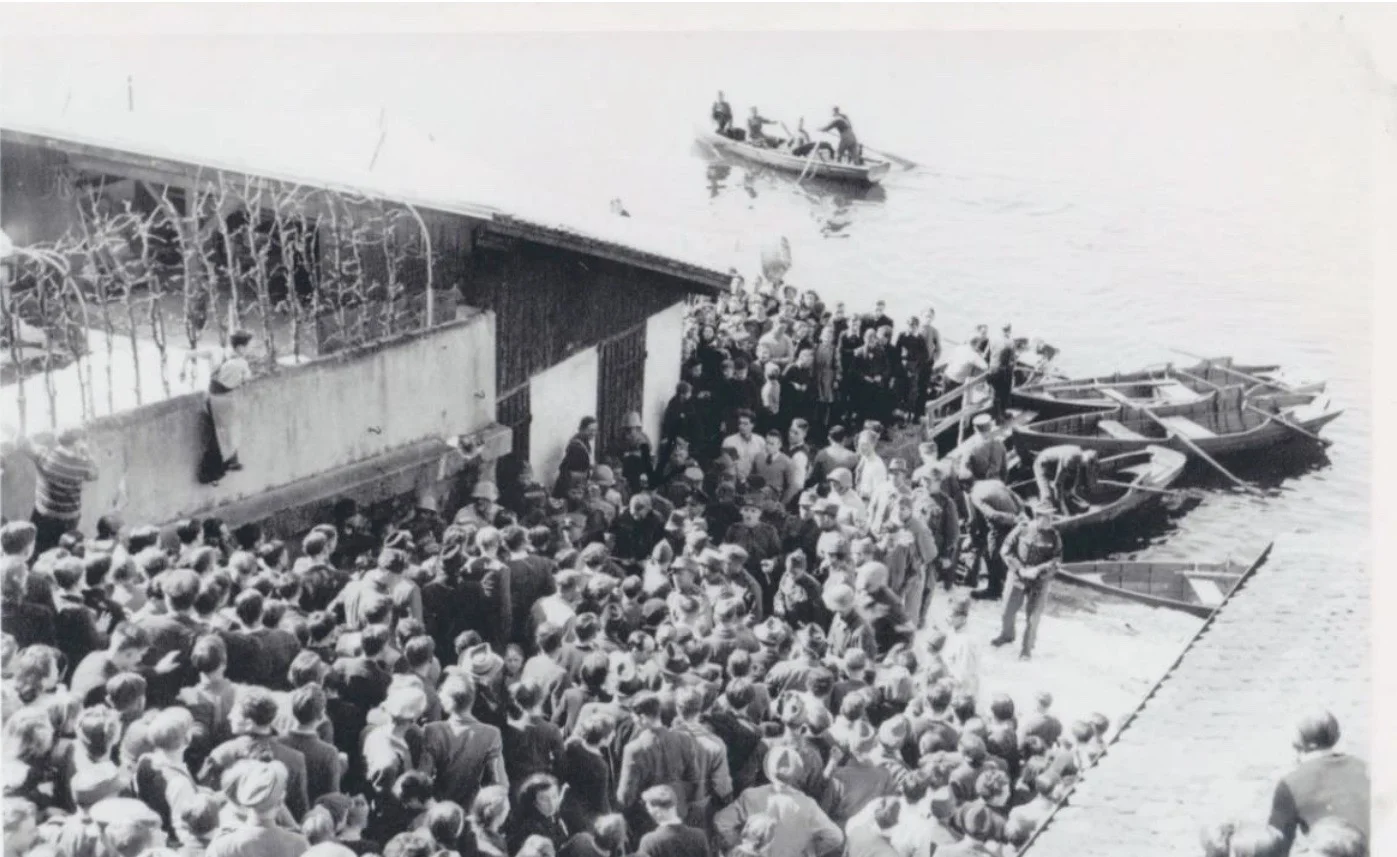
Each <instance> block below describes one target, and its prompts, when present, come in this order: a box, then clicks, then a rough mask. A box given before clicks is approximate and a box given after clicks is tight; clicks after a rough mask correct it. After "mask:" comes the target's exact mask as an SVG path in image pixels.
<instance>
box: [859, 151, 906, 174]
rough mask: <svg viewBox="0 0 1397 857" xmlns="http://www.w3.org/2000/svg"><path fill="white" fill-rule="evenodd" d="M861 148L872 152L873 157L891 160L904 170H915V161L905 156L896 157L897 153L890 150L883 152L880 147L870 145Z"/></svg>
mask: <svg viewBox="0 0 1397 857" xmlns="http://www.w3.org/2000/svg"><path fill="white" fill-rule="evenodd" d="M863 150H864V151H865V152H868V153H870V154H872V155H873V156H874V157H875V158H879V157H881V158H883V159H884V160H887V161H892V162H893V163H894V164H897V165H898V166H899V167H902V168H903V169H904V170H915V169H916V168H917V162H916V161H909V160H907V159H906V158H902V157H898V156H897V155H894V154H893V153H892V152H885V151H883V150H882V149H875V148H873V147H872V146H864V147H863Z"/></svg>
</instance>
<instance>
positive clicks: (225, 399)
mask: <svg viewBox="0 0 1397 857" xmlns="http://www.w3.org/2000/svg"><path fill="white" fill-rule="evenodd" d="M251 343H252V334H250V333H248V332H246V331H242V330H239V331H236V332H235V333H234V334H233V335H232V336H231V337H229V338H228V345H229V349H230V350H229V351H228V352H226V353H225V355H224V358H223V360H222V362H220V363H219V364H218V365H217V366H215V367H214V368H213V371H212V372H211V373H209V389H208V396H207V409H206V412H205V426H204V456H203V458H202V459H201V461H200V463H199V481H200V482H203V483H205V484H212V485H217V484H218V481H219V480H220V479H222V478H223V475H224V474H225V473H227V472H228V471H229V470H242V467H243V466H242V462H240V461H239V460H238V440H239V431H238V429H239V426H238V418H237V397H236V396H235V395H234V393H235V392H236V391H237V390H238V388H239V387H241V386H242V385H243V384H245V383H247V381H248V379H250V378H251V377H252V366H251V364H249V363H248V361H247V348H248V346H249V345H250V344H251ZM200 358H203V359H206V360H210V361H212V360H213V359H214V358H213V354H212V353H211V352H209V351H191V352H190V353H189V357H188V358H186V359H187V361H188V362H189V363H193V362H195V361H197V360H199V359H200ZM186 368H187V367H186ZM180 377H181V378H183V377H184V372H183V371H182V372H181V373H180Z"/></svg>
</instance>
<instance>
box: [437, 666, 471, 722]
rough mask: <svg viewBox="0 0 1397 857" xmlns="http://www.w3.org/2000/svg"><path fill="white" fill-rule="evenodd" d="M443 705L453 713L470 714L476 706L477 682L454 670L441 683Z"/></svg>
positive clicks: (440, 692) (440, 694) (440, 695)
mask: <svg viewBox="0 0 1397 857" xmlns="http://www.w3.org/2000/svg"><path fill="white" fill-rule="evenodd" d="M439 698H440V699H441V704H442V707H443V708H445V709H446V711H447V712H448V713H451V714H469V713H470V711H471V709H472V708H474V707H475V682H473V681H471V679H470V677H469V676H465V675H462V674H460V673H456V672H453V673H452V674H451V675H450V676H448V677H447V679H446V680H445V681H443V682H442V683H441V689H440V691H439Z"/></svg>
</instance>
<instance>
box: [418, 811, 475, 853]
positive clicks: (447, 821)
mask: <svg viewBox="0 0 1397 857" xmlns="http://www.w3.org/2000/svg"><path fill="white" fill-rule="evenodd" d="M422 826H423V827H425V828H426V829H427V832H428V833H429V834H431V837H432V839H434V840H436V842H437V843H438V844H442V845H447V846H450V845H452V844H454V843H455V842H456V840H457V839H458V838H459V837H460V835H461V832H462V831H463V830H465V828H466V811H465V810H464V809H462V808H461V805H460V804H459V803H456V802H455V801H453V800H442V801H437V802H435V803H433V804H432V805H431V806H430V807H428V808H427V812H426V815H424V816H423V818H422Z"/></svg>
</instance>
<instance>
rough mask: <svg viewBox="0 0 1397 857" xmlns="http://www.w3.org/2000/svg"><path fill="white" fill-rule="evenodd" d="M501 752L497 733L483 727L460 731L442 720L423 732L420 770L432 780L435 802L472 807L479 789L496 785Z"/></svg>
mask: <svg viewBox="0 0 1397 857" xmlns="http://www.w3.org/2000/svg"><path fill="white" fill-rule="evenodd" d="M503 752H504V749H503V742H502V739H501V737H500V730H498V729H496V728H495V727H494V726H489V725H487V724H484V723H473V724H469V725H467V726H466V727H465V728H459V726H456V725H453V724H452V723H451V722H450V721H447V720H443V721H441V722H438V723H428V724H427V725H426V726H424V727H423V728H422V770H423V771H424V772H425V773H426V774H427V775H428V776H429V777H432V782H433V783H434V785H435V793H436V797H437V799H438V800H450V801H455V802H456V803H458V804H460V805H461V806H470V805H471V804H473V803H474V802H475V796H476V794H477V793H478V792H479V791H480V787H481V786H482V785H495V783H494V782H493V780H494V777H495V771H494V767H495V764H496V760H497V759H500V758H501V756H502V754H503ZM500 785H503V784H502V783H501V784H500Z"/></svg>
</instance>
